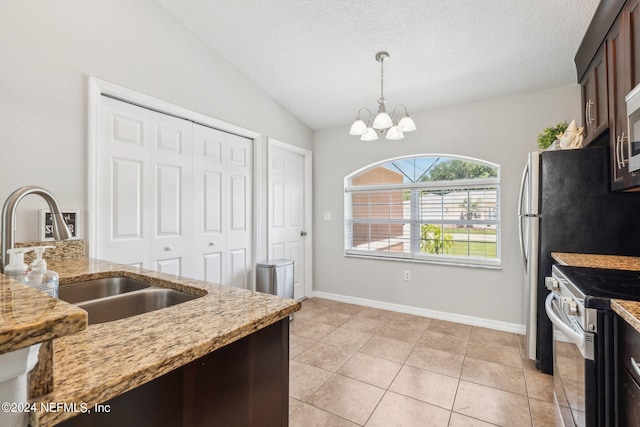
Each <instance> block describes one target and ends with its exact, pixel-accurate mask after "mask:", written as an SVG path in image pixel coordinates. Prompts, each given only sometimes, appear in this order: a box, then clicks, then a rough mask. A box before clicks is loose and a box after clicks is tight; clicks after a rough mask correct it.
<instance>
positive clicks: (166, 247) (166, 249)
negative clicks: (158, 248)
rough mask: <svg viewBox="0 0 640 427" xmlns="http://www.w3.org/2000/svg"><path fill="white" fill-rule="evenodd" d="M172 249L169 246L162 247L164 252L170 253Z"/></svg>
mask: <svg viewBox="0 0 640 427" xmlns="http://www.w3.org/2000/svg"><path fill="white" fill-rule="evenodd" d="M172 249H173V246H171V245H167V246H165V247H164V250H165V251H170V250H172Z"/></svg>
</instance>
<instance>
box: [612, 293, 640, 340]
mask: <svg viewBox="0 0 640 427" xmlns="http://www.w3.org/2000/svg"><path fill="white" fill-rule="evenodd" d="M611 308H612V309H613V311H615V312H616V313H618V315H619V316H620V317H622V318H623V319H624V320H625V321H626V322H627V323H628V324H630V325H631V326H633V327H634V328H635V330H636V331H638V332H640V302H638V301H626V300H620V299H614V300H611Z"/></svg>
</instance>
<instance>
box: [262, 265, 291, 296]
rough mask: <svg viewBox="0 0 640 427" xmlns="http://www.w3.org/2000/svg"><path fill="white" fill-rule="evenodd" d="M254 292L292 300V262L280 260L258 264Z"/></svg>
mask: <svg viewBox="0 0 640 427" xmlns="http://www.w3.org/2000/svg"><path fill="white" fill-rule="evenodd" d="M256 291H258V292H264V293H267V294H272V295H278V296H281V297H286V298H293V260H291V259H284V258H281V259H270V260H267V261H266V262H259V263H258V264H257V268H256Z"/></svg>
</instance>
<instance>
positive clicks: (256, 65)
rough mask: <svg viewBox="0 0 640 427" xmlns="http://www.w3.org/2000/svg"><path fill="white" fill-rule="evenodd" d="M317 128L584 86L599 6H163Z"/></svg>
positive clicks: (454, 1) (228, 1)
mask: <svg viewBox="0 0 640 427" xmlns="http://www.w3.org/2000/svg"><path fill="white" fill-rule="evenodd" d="M156 1H157V2H158V3H159V4H160V5H161V6H163V7H164V8H165V9H166V10H168V11H169V12H170V13H171V14H173V15H174V16H176V18H177V19H178V20H180V21H181V22H183V23H184V25H186V26H187V27H188V28H190V29H191V30H192V31H194V32H195V33H196V34H198V35H199V36H200V37H201V38H202V39H203V40H204V41H205V42H206V43H208V44H209V45H210V46H211V47H212V48H213V49H214V50H216V51H217V52H219V53H220V54H221V55H222V56H224V57H225V58H226V59H227V60H228V61H229V62H231V63H232V64H234V65H235V66H236V67H237V68H239V69H240V70H241V71H242V72H243V73H244V74H246V75H247V76H248V77H249V78H251V79H252V80H253V81H255V82H256V83H257V84H258V85H259V86H260V87H262V88H263V89H264V90H265V91H266V92H267V93H269V94H270V95H271V96H272V97H273V98H275V99H276V100H277V101H279V102H280V103H281V104H282V105H283V106H284V107H286V108H287V109H288V110H290V111H291V112H292V113H293V114H295V115H296V116H297V117H298V118H300V119H301V120H302V121H303V122H304V123H306V124H307V126H309V127H310V128H311V129H313V130H318V129H324V128H329V127H333V126H338V125H346V126H348V125H349V124H350V122H351V121H353V119H354V117H355V114H356V112H357V110H358V109H359V108H361V107H367V108H369V109H370V110H374V109H375V108H376V107H377V102H376V101H377V99H378V98H379V97H380V65H379V63H378V62H376V61H375V59H374V56H375V53H376V52H378V51H380V50H386V51H388V52H389V54H390V58H389V60H387V61H385V66H384V75H385V79H384V86H385V89H384V90H385V97H386V98H387V99H388V100H389V103H388V105H389V106H391V107H393V106H395V105H397V104H405V105H406V106H407V107H408V108H409V112H418V111H423V110H427V109H431V108H438V107H443V106H447V105H455V104H460V103H465V102H470V101H475V100H481V99H487V98H492V97H495V96H501V95H506V94H511V93H518V92H527V91H532V90H537V89H542V88H549V87H555V86H561V85H566V84H570V83H575V82H576V71H575V65H574V63H573V57H574V55H575V53H576V51H577V49H578V46H579V45H580V41H581V40H582V37H583V36H584V33H585V31H586V28H587V26H588V25H589V22H590V21H591V18H592V17H593V14H594V12H595V9H596V7H597V5H598V3H599V0H562V1H560V0H396V1H393V0H392V1H389V0H387V1H382V0H367V1H362V0H353V1H348V0H156Z"/></svg>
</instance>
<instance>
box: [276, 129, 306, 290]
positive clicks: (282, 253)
mask: <svg viewBox="0 0 640 427" xmlns="http://www.w3.org/2000/svg"><path fill="white" fill-rule="evenodd" d="M307 156H310V153H307V152H305V150H301V149H299V148H297V147H294V146H290V145H288V144H282V143H276V142H273V141H270V144H269V153H268V158H269V196H268V205H269V221H268V222H269V239H268V240H269V258H270V259H277V258H286V259H292V260H293V267H294V284H293V297H294V298H295V299H300V298H303V297H305V296H308V295H307V294H308V293H309V291H308V289H307V286H306V285H307V283H306V282H307V281H308V280H310V279H309V276H310V274H308V273H310V265H309V264H310V261H309V259H308V256H310V248H309V247H308V246H310V245H308V243H309V242H307V239H310V231H311V230H310V225H311V224H310V223H309V222H310V221H309V220H308V216H309V215H308V214H309V212H307V203H306V202H308V197H310V194H309V195H307V194H306V191H307V188H308V187H309V186H308V185H307V184H310V183H309V182H308V180H309V176H310V173H309V172H310V171H308V170H307V169H308V168H310V162H308V161H307Z"/></svg>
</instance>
